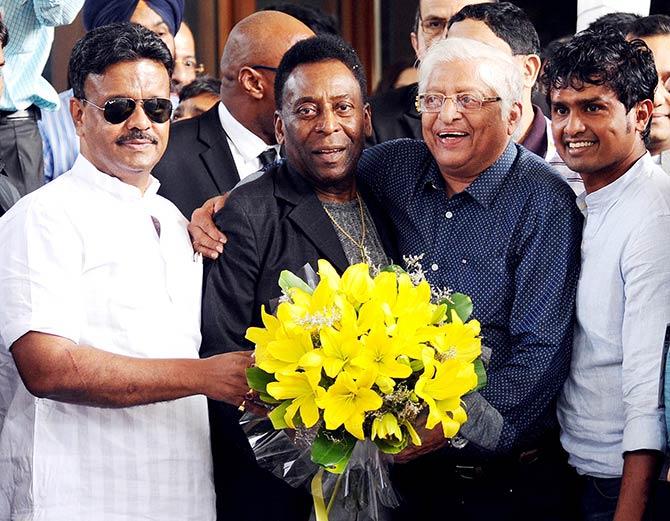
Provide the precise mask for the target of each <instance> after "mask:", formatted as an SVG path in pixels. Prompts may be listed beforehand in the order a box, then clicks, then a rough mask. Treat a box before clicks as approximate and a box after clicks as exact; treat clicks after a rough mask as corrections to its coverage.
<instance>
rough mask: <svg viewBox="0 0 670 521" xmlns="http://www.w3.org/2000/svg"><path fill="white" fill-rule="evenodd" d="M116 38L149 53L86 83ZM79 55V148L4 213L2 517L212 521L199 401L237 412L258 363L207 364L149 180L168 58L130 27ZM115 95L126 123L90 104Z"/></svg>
mask: <svg viewBox="0 0 670 521" xmlns="http://www.w3.org/2000/svg"><path fill="white" fill-rule="evenodd" d="M107 33H109V34H107ZM119 40H122V41H123V42H124V43H125V44H127V45H128V46H129V48H131V50H132V51H133V52H137V53H139V55H140V58H137V59H136V60H135V61H127V60H122V61H121V62H118V60H117V61H116V62H115V61H114V60H115V58H114V57H113V56H112V57H111V58H110V57H104V58H103V59H104V60H107V61H106V62H103V64H102V66H100V63H94V64H93V65H92V66H91V68H96V67H97V68H98V69H100V68H102V69H103V72H102V73H100V74H96V73H93V72H88V74H86V69H85V68H86V67H87V60H88V59H91V60H94V59H95V60H100V56H101V54H100V53H99V52H96V51H99V49H101V48H111V42H112V41H119ZM91 49H93V50H92V51H91ZM115 50H118V48H115ZM163 50H164V52H163ZM142 53H144V54H142ZM165 53H167V54H165ZM75 60H76V61H75ZM73 61H75V62H74V67H80V66H81V67H83V68H84V71H85V73H84V74H83V75H80V77H79V80H81V81H80V84H79V85H78V84H77V78H78V77H77V75H76V74H75V75H74V76H73V75H72V71H73V63H72V62H71V65H70V73H71V78H74V89H75V96H77V90H78V89H79V99H78V100H77V101H76V102H75V103H74V105H73V108H72V114H73V118H74V120H75V125H76V126H77V130H78V133H79V135H80V137H81V139H82V151H81V155H80V156H79V157H78V158H77V160H76V162H75V164H74V167H73V168H72V170H71V171H69V172H68V173H66V174H64V175H63V176H61V177H60V178H58V179H57V180H56V181H54V182H53V183H51V184H49V185H47V186H45V187H43V188H42V189H40V190H37V191H35V192H33V193H32V194H30V195H29V196H27V197H25V198H23V199H22V200H21V201H20V202H19V203H17V204H16V205H15V206H14V207H13V208H12V209H11V211H10V212H8V213H7V214H6V215H5V216H4V217H3V218H2V219H0V244H2V248H0V302H1V303H2V304H0V469H1V470H0V520H2V521H5V520H10V519H11V520H19V519H20V520H35V521H38V520H48V521H60V520H63V521H66V520H67V521H72V520H108V521H137V520H139V519H142V520H148V519H152V520H157V521H158V520H160V521H166V520H174V521H184V520H193V521H196V520H197V521H212V520H214V519H215V497H214V487H213V477H212V463H211V452H210V436H209V424H208V417H207V403H206V397H205V396H204V395H207V396H209V397H211V398H215V399H222V400H226V401H228V402H229V403H232V404H234V405H238V404H239V403H240V401H241V400H242V399H243V396H244V393H245V392H246V390H247V389H246V385H245V384H244V383H242V382H243V369H244V367H245V366H246V365H247V362H248V360H247V358H246V356H243V355H241V354H235V356H233V357H232V358H228V359H224V358H219V359H215V357H213V358H211V359H207V360H199V359H198V348H199V345H200V332H199V329H200V289H201V284H202V280H201V277H202V264H201V262H200V259H199V258H197V257H194V255H193V251H192V248H191V245H190V240H189V237H188V233H187V231H186V225H187V221H186V219H185V218H184V217H183V216H182V215H181V213H180V212H179V211H178V210H177V208H176V207H175V206H174V205H173V204H172V203H170V202H169V201H167V200H166V199H164V198H162V197H160V196H158V195H157V194H156V192H157V190H158V186H159V183H158V181H157V180H156V179H154V178H153V177H152V176H151V175H150V170H151V168H152V167H153V165H154V164H155V162H157V161H158V159H159V158H160V156H161V155H162V153H163V151H164V149H165V141H166V139H167V130H168V128H169V122H167V121H165V122H162V121H160V119H161V116H160V114H159V113H157V112H152V109H151V108H148V109H147V107H146V106H145V104H146V102H147V99H151V98H154V97H160V96H162V97H163V98H167V97H168V96H169V72H170V68H171V64H172V61H171V57H170V54H169V51H167V48H166V47H165V46H164V45H163V44H162V42H160V40H159V39H158V38H157V37H156V36H155V35H153V33H151V32H150V31H148V30H146V29H143V28H140V27H139V26H134V27H133V26H130V25H129V24H126V25H124V26H119V27H117V28H116V29H114V30H110V29H107V28H105V30H104V31H102V32H101V31H93V32H91V33H89V34H88V35H87V36H86V37H85V38H84V39H83V40H82V41H80V42H79V43H78V44H77V46H76V47H75V49H74V50H73ZM75 72H76V71H75ZM84 95H85V96H87V97H86V100H89V101H87V102H84V99H83V97H84ZM119 97H125V98H130V99H133V100H135V107H134V110H132V111H131V112H130V113H128V114H125V116H126V117H125V119H124V120H123V121H122V122H120V123H119V122H110V121H109V120H108V118H110V116H109V114H108V113H107V112H105V111H103V110H99V109H97V108H96V107H95V106H93V104H96V105H99V106H101V107H102V106H103V105H104V104H106V102H108V101H109V99H116V98H119ZM111 119H114V118H113V117H111ZM157 120H158V121H157ZM128 136H130V137H128ZM103 169H104V170H103ZM233 373H234V374H233ZM231 382H232V383H233V384H235V385H236V389H235V390H231V389H230V385H231Z"/></svg>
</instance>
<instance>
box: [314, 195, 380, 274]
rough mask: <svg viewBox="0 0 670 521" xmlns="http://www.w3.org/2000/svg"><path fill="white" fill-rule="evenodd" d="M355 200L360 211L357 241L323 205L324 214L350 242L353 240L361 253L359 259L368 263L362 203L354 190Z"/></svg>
mask: <svg viewBox="0 0 670 521" xmlns="http://www.w3.org/2000/svg"><path fill="white" fill-rule="evenodd" d="M356 200H357V201H358V210H359V211H360V214H361V240H360V241H357V240H356V239H354V238H353V237H352V236H351V235H349V234H348V233H347V231H346V230H345V229H344V228H342V227H341V226H340V225H339V224H338V222H337V221H336V220H335V218H334V217H333V215H332V214H331V213H330V212H329V211H328V208H326V207H325V206H323V205H322V206H323V209H324V210H325V211H326V215H328V217H329V219H330V220H331V221H332V223H333V224H334V225H335V227H336V228H337V229H338V230H339V231H341V232H342V234H343V235H344V236H345V237H346V238H347V239H349V240H350V241H351V242H353V243H354V244H355V245H356V247H357V248H358V251H360V253H361V261H362V262H367V263H370V256H369V255H368V252H367V250H366V248H365V214H364V212H363V203H362V202H361V198H360V196H359V195H358V192H356Z"/></svg>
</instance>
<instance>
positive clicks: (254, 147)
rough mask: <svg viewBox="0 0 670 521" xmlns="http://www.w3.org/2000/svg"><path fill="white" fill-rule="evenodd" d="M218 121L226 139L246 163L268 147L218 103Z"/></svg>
mask: <svg viewBox="0 0 670 521" xmlns="http://www.w3.org/2000/svg"><path fill="white" fill-rule="evenodd" d="M219 120H220V121H221V126H222V127H223V130H224V131H225V132H226V135H227V136H228V139H229V140H230V142H231V143H232V144H233V146H234V147H235V148H236V149H237V151H238V152H239V154H240V155H241V156H242V157H244V159H245V160H246V161H250V160H253V159H256V158H257V157H258V155H259V154H260V153H261V152H265V150H267V149H268V148H270V146H269V145H268V144H267V143H266V142H265V141H263V140H262V139H261V138H259V137H258V136H257V135H256V134H254V133H253V132H251V130H249V129H248V128H247V127H245V126H244V125H242V123H240V122H239V121H237V120H236V119H235V118H234V117H233V115H232V114H231V113H230V111H229V110H228V109H227V108H226V106H225V105H224V104H223V103H221V102H219Z"/></svg>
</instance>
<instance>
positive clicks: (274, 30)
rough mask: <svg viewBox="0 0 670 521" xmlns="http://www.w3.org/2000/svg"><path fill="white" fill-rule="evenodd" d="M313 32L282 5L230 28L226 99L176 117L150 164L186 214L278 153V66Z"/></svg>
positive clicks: (224, 59) (225, 62) (223, 90)
mask: <svg viewBox="0 0 670 521" xmlns="http://www.w3.org/2000/svg"><path fill="white" fill-rule="evenodd" d="M313 34H314V33H313V32H312V31H311V30H310V29H309V28H308V27H307V26H306V25H304V24H303V23H302V22H300V21H298V20H296V19H295V18H293V17H292V16H289V15H287V14H284V13H280V12H278V11H262V12H258V13H254V14H252V15H250V16H248V17H246V18H245V19H244V20H242V21H240V22H239V23H238V24H237V25H236V26H235V27H233V29H232V31H231V32H230V35H229V36H228V40H227V42H226V46H225V48H224V50H223V55H222V57H221V103H217V104H216V105H215V106H214V107H213V108H212V109H210V110H209V111H207V112H206V113H205V114H203V115H202V116H200V117H198V118H193V119H190V120H187V121H183V122H180V123H177V124H175V125H174V126H173V127H172V129H171V131H170V141H169V144H168V148H167V151H166V152H165V155H164V156H163V158H162V160H161V161H160V163H158V165H156V168H155V169H154V171H153V174H154V176H155V177H156V178H158V180H159V181H160V182H161V188H160V190H159V192H158V193H159V194H160V195H162V196H163V197H166V198H167V199H169V200H170V201H172V202H173V203H174V204H175V205H176V206H177V208H179V210H181V212H182V213H183V214H184V215H185V216H186V217H190V216H191V213H192V212H193V210H194V209H196V208H198V207H199V206H201V205H202V204H203V203H204V202H205V201H206V200H207V199H209V198H210V197H213V196H215V195H219V194H222V193H224V192H227V191H228V190H230V189H231V188H232V187H233V186H235V185H236V184H237V183H238V182H239V180H240V179H241V178H244V177H246V176H247V175H249V174H251V173H253V172H256V171H257V170H259V169H260V168H262V167H263V166H265V164H266V163H269V162H272V160H273V159H274V157H276V153H277V149H278V146H277V144H276V143H277V142H276V140H275V136H274V125H273V120H272V114H273V112H274V92H273V80H274V73H275V71H276V67H277V64H278V63H279V60H280V59H281V57H282V55H283V54H284V53H285V52H286V51H287V50H288V49H289V48H290V47H291V46H292V45H293V44H294V43H295V42H297V41H298V40H301V39H303V38H308V37H310V36H313Z"/></svg>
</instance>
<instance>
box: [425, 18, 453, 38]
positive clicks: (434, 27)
mask: <svg viewBox="0 0 670 521" xmlns="http://www.w3.org/2000/svg"><path fill="white" fill-rule="evenodd" d="M420 20H421V29H423V32H424V33H426V34H427V35H429V36H439V35H441V34H442V33H443V32H444V28H445V27H446V26H447V22H448V20H447V19H446V18H428V19H427V20H423V19H420Z"/></svg>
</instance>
